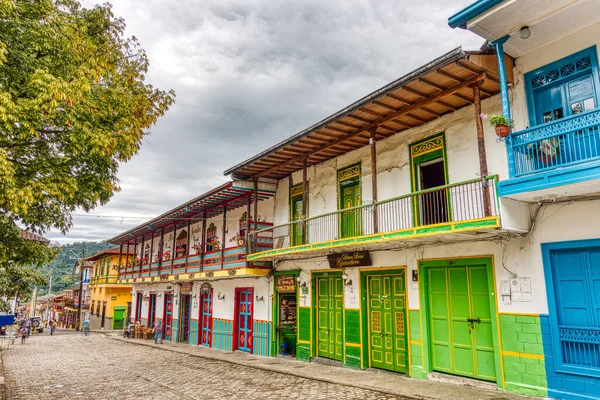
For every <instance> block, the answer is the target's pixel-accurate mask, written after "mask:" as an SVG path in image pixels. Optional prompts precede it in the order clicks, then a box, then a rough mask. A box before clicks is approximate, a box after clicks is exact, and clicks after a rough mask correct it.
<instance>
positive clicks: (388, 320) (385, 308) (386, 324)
mask: <svg viewBox="0 0 600 400" xmlns="http://www.w3.org/2000/svg"><path fill="white" fill-rule="evenodd" d="M367 285H368V295H369V298H368V306H369V357H370V365H371V366H372V367H375V368H383V369H387V370H390V371H396V372H403V373H406V360H407V346H406V329H405V327H406V323H405V320H406V319H405V316H406V296H405V294H406V289H405V281H404V276H403V275H384V276H369V277H367Z"/></svg>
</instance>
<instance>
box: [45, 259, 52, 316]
mask: <svg viewBox="0 0 600 400" xmlns="http://www.w3.org/2000/svg"><path fill="white" fill-rule="evenodd" d="M50 296H52V268H50V279H49V280H48V299H47V300H46V321H49V320H50V315H49V314H48V307H49V306H50Z"/></svg>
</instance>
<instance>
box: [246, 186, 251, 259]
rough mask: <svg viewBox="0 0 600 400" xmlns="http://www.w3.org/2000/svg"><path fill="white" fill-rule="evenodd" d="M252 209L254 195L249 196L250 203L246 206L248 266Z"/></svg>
mask: <svg viewBox="0 0 600 400" xmlns="http://www.w3.org/2000/svg"><path fill="white" fill-rule="evenodd" d="M251 209H252V196H248V205H247V206H246V267H248V254H250V251H249V248H250V211H251Z"/></svg>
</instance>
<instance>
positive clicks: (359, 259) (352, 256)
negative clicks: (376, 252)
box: [327, 251, 372, 268]
mask: <svg viewBox="0 0 600 400" xmlns="http://www.w3.org/2000/svg"><path fill="white" fill-rule="evenodd" d="M327 260H328V261H329V267H330V268H349V267H370V266H371V265H372V264H371V255H370V254H369V252H368V251H354V252H352V253H339V254H329V255H328V256H327Z"/></svg>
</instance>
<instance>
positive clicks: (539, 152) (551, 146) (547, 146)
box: [528, 137, 560, 165]
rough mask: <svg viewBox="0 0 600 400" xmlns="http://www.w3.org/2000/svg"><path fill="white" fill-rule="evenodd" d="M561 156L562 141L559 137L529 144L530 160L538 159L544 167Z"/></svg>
mask: <svg viewBox="0 0 600 400" xmlns="http://www.w3.org/2000/svg"><path fill="white" fill-rule="evenodd" d="M559 154H560V140H559V139H558V138H557V137H553V138H548V139H542V140H540V141H539V142H536V143H531V144H529V154H528V155H529V158H530V159H531V158H533V157H536V158H537V159H538V160H539V162H540V163H542V164H543V165H549V164H552V163H553V162H554V160H555V158H556V157H558V155H559Z"/></svg>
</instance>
